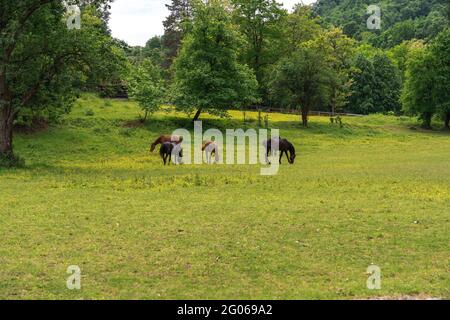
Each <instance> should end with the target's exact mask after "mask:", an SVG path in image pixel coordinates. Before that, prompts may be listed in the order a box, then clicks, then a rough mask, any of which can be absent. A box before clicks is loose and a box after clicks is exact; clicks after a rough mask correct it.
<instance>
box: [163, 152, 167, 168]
mask: <svg viewBox="0 0 450 320" xmlns="http://www.w3.org/2000/svg"><path fill="white" fill-rule="evenodd" d="M163 161H164V165H166V161H167V155H166V154H165V155H163Z"/></svg>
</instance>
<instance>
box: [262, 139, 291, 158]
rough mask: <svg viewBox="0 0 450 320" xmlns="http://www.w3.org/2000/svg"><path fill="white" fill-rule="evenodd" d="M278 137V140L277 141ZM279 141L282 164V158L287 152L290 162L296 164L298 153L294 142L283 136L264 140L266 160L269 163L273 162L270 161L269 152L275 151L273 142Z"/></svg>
mask: <svg viewBox="0 0 450 320" xmlns="http://www.w3.org/2000/svg"><path fill="white" fill-rule="evenodd" d="M275 139H277V141H275ZM276 142H278V150H279V151H280V152H281V153H280V164H281V159H282V158H283V154H286V158H287V159H288V162H289V164H294V161H295V158H296V154H295V147H294V145H293V144H292V143H290V142H289V141H288V140H287V139H281V138H272V139H270V140H266V141H264V143H263V144H264V147H265V148H266V161H267V163H268V164H271V163H270V161H269V154H271V153H273V150H272V144H275V143H276Z"/></svg>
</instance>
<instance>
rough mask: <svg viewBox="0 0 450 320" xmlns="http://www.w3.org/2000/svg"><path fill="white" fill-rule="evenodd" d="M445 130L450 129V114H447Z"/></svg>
mask: <svg viewBox="0 0 450 320" xmlns="http://www.w3.org/2000/svg"><path fill="white" fill-rule="evenodd" d="M445 128H447V129H450V112H447V113H446V114H445Z"/></svg>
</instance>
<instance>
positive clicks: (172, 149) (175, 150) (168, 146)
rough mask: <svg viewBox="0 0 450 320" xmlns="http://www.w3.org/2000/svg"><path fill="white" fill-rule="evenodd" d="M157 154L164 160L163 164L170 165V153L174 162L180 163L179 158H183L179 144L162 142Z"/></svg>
mask: <svg viewBox="0 0 450 320" xmlns="http://www.w3.org/2000/svg"><path fill="white" fill-rule="evenodd" d="M159 155H160V156H161V158H162V160H163V161H164V165H166V164H169V165H170V162H171V161H172V155H173V156H174V158H175V164H181V158H183V148H182V147H181V144H175V143H171V142H164V143H162V144H161V148H160V149H159ZM167 160H168V161H167Z"/></svg>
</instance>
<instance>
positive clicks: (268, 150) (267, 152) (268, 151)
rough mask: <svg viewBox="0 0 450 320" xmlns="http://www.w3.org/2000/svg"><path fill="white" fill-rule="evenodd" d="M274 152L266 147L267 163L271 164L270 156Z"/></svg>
mask: <svg viewBox="0 0 450 320" xmlns="http://www.w3.org/2000/svg"><path fill="white" fill-rule="evenodd" d="M271 151H272V150H271V149H270V148H269V147H266V163H267V164H271V163H270V160H269V154H270V152H271Z"/></svg>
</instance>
